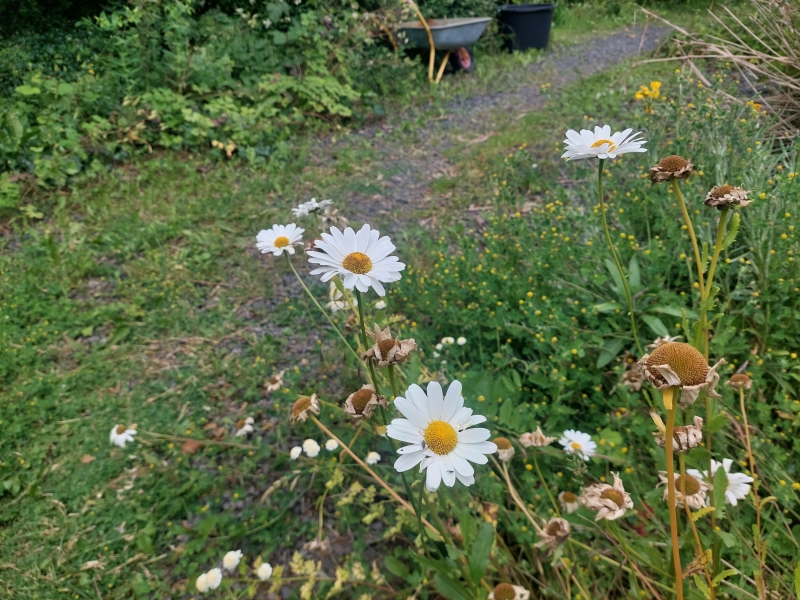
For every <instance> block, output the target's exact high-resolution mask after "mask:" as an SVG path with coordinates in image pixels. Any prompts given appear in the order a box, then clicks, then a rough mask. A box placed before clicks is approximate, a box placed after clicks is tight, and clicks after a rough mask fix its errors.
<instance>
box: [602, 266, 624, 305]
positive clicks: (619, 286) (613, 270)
mask: <svg viewBox="0 0 800 600" xmlns="http://www.w3.org/2000/svg"><path fill="white" fill-rule="evenodd" d="M606 269H608V272H609V274H610V275H611V279H613V280H614V285H615V287H616V292H617V295H618V296H619V297H620V300H622V299H624V298H625V285H624V284H623V283H622V277H621V276H620V274H619V271H617V265H615V264H614V263H613V262H612V261H611V260H610V259H608V258H607V259H606Z"/></svg>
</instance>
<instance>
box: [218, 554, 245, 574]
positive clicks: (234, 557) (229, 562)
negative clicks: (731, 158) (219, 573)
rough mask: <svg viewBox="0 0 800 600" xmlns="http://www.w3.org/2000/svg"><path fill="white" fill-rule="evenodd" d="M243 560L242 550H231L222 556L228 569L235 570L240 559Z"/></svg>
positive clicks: (223, 563) (223, 562)
mask: <svg viewBox="0 0 800 600" xmlns="http://www.w3.org/2000/svg"><path fill="white" fill-rule="evenodd" d="M240 560H242V551H241V550H231V551H230V552H228V553H227V554H225V556H223V557H222V566H223V567H225V568H226V569H227V570H228V571H233V570H234V569H235V568H236V567H238V566H239V561H240Z"/></svg>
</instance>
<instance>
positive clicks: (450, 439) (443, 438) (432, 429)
mask: <svg viewBox="0 0 800 600" xmlns="http://www.w3.org/2000/svg"><path fill="white" fill-rule="evenodd" d="M425 443H426V444H428V448H430V449H431V450H433V451H434V452H435V453H436V454H440V455H441V454H450V453H451V452H452V451H453V450H455V447H456V444H457V443H458V436H457V435H456V430H455V429H453V426H452V425H450V423H448V422H447V421H433V422H432V423H431V424H430V425H428V427H427V429H425Z"/></svg>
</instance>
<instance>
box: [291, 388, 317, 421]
mask: <svg viewBox="0 0 800 600" xmlns="http://www.w3.org/2000/svg"><path fill="white" fill-rule="evenodd" d="M309 413H314V414H315V415H318V414H319V400H318V399H317V395H316V394H311V397H310V398H309V397H308V396H300V397H299V398H298V399H297V400H295V401H294V404H292V414H291V415H289V421H290V422H292V423H303V422H304V421H305V420H306V419H307V418H308V415H309Z"/></svg>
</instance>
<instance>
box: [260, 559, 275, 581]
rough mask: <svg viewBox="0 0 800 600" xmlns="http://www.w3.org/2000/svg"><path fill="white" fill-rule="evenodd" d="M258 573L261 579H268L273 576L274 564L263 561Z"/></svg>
mask: <svg viewBox="0 0 800 600" xmlns="http://www.w3.org/2000/svg"><path fill="white" fill-rule="evenodd" d="M256 575H258V578H259V579H260V580H261V581H266V580H267V579H269V578H270V577H272V565H271V564H269V563H261V564H260V565H259V567H258V570H257V571H256Z"/></svg>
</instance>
